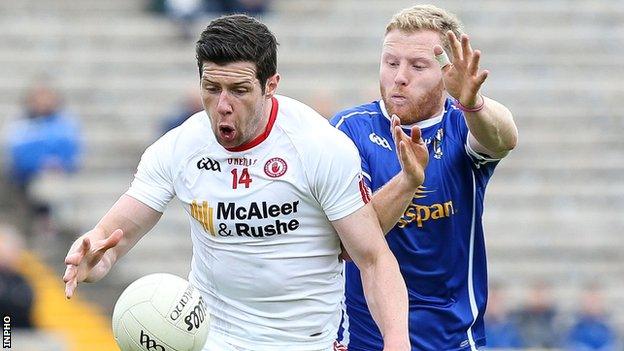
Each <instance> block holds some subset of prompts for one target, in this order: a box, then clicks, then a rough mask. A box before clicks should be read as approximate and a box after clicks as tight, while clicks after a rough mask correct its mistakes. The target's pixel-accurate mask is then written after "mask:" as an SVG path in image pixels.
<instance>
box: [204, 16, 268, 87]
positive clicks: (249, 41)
mask: <svg viewBox="0 0 624 351" xmlns="http://www.w3.org/2000/svg"><path fill="white" fill-rule="evenodd" d="M277 45H278V43H277V39H275V36H274V35H273V33H271V31H270V30H269V28H267V26H266V25H264V24H263V23H261V22H259V21H258V20H256V19H255V18H253V17H249V16H247V15H230V16H223V17H219V18H217V19H215V20H213V21H212V22H210V24H208V27H206V29H205V30H204V31H203V32H202V34H201V36H200V37H199V40H198V41H197V45H196V46H195V53H196V57H197V66H198V68H199V76H200V77H201V75H202V64H203V62H204V61H210V62H214V63H216V64H218V65H225V64H228V63H232V62H239V61H250V62H253V63H254V64H255V65H256V78H258V80H259V81H260V85H261V86H262V91H263V92H264V85H265V83H266V81H267V79H268V78H269V77H271V76H273V75H274V74H275V73H277Z"/></svg>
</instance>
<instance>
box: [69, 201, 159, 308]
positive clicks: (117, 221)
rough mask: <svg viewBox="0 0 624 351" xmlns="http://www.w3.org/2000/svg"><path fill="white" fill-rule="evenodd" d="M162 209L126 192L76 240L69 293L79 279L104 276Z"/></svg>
mask: <svg viewBox="0 0 624 351" xmlns="http://www.w3.org/2000/svg"><path fill="white" fill-rule="evenodd" d="M161 215H162V213H160V212H158V211H155V210H153V209H152V208H151V207H149V206H147V205H145V204H143V203H142V202H140V201H138V200H136V199H134V198H132V197H130V196H128V195H122V196H121V197H120V198H119V200H117V202H116V203H115V204H114V205H113V207H112V208H111V209H110V210H109V211H108V213H106V215H104V217H102V219H101V220H100V222H99V223H98V224H97V225H96V226H95V227H94V228H93V229H92V230H90V231H88V232H87V233H85V234H83V235H82V236H80V237H79V238H78V239H77V240H76V241H74V243H73V244H72V246H71V248H70V249H69V252H68V253H67V256H66V258H65V264H66V265H67V268H66V270H65V274H64V275H63V281H64V282H65V296H66V297H67V298H71V297H72V296H73V294H74V290H75V289H76V286H77V285H78V283H81V282H83V281H84V282H95V281H98V280H100V279H102V278H103V277H104V276H105V275H106V274H108V272H109V271H110V269H111V268H112V266H113V265H114V264H115V262H117V260H118V259H119V258H120V257H121V256H123V255H124V254H126V253H127V252H128V251H129V250H130V249H131V248H132V247H133V246H134V245H135V244H136V243H137V242H138V241H139V239H141V238H142V237H143V235H145V233H147V232H148V231H149V230H150V229H152V228H153V227H154V225H155V224H156V223H157V222H158V220H159V219H160V217H161Z"/></svg>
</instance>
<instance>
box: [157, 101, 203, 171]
mask: <svg viewBox="0 0 624 351" xmlns="http://www.w3.org/2000/svg"><path fill="white" fill-rule="evenodd" d="M212 135H213V134H212V130H211V129H210V123H209V122H208V116H207V115H206V113H205V112H204V111H200V112H197V113H196V114H194V115H192V116H191V117H189V118H188V119H187V120H186V121H185V122H184V123H182V124H181V125H179V126H178V127H176V128H173V129H171V130H170V131H168V132H167V133H165V134H164V135H163V136H161V137H160V138H159V139H158V140H156V142H154V143H153V144H152V145H150V146H149V147H148V150H155V151H156V152H158V153H159V154H160V155H161V156H163V157H166V156H169V157H172V158H173V159H178V160H182V159H184V158H185V157H186V156H187V155H191V154H193V153H194V152H196V151H197V150H198V149H202V148H204V147H206V146H207V145H208V144H209V143H210V141H211V140H213V139H214V137H211V136H212Z"/></svg>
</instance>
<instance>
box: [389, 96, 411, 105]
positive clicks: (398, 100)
mask: <svg viewBox="0 0 624 351" xmlns="http://www.w3.org/2000/svg"><path fill="white" fill-rule="evenodd" d="M390 100H392V102H394V103H395V104H402V103H404V102H405V101H407V98H406V97H405V96H403V95H398V94H394V95H392V96H390Z"/></svg>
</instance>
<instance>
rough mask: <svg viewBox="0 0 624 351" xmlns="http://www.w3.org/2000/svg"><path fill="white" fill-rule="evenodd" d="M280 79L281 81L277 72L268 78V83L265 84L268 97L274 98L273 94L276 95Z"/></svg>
mask: <svg viewBox="0 0 624 351" xmlns="http://www.w3.org/2000/svg"><path fill="white" fill-rule="evenodd" d="M279 81H280V75H279V73H275V74H274V75H273V76H271V77H269V78H268V79H267V81H266V84H265V86H264V94H265V96H266V97H267V98H268V99H270V98H272V97H273V95H275V91H277V85H278V84H279Z"/></svg>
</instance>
